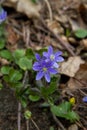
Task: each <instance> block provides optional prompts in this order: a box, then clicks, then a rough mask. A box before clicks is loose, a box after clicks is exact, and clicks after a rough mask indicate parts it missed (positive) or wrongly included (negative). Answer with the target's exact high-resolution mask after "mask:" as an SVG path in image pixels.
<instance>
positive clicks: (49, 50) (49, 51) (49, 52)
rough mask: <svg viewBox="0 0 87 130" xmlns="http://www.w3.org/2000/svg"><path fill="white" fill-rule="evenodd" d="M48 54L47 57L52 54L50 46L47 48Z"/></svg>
mask: <svg viewBox="0 0 87 130" xmlns="http://www.w3.org/2000/svg"><path fill="white" fill-rule="evenodd" d="M48 54H49V55H51V54H53V48H52V46H49V48H48Z"/></svg>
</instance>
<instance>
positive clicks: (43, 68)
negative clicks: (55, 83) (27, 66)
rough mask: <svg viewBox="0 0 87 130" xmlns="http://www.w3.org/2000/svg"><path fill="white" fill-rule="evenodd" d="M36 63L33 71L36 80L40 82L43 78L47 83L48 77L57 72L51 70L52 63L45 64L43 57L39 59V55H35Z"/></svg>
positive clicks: (53, 69)
mask: <svg viewBox="0 0 87 130" xmlns="http://www.w3.org/2000/svg"><path fill="white" fill-rule="evenodd" d="M35 56H36V59H37V62H35V63H34V65H33V70H35V71H37V72H38V73H37V75H36V80H40V79H41V78H42V77H45V79H46V81H47V82H50V75H51V74H56V73H58V71H57V70H56V69H55V68H53V62H52V61H48V62H46V61H45V59H44V57H40V55H39V54H36V55H35Z"/></svg>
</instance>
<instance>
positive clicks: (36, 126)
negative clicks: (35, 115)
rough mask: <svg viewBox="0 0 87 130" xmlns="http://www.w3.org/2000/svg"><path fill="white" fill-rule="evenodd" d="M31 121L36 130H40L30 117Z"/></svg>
mask: <svg viewBox="0 0 87 130" xmlns="http://www.w3.org/2000/svg"><path fill="white" fill-rule="evenodd" d="M31 121H32V123H33V124H34V126H35V127H36V129H37V130H40V129H39V127H38V126H37V124H36V122H35V121H34V120H33V119H32V118H31Z"/></svg>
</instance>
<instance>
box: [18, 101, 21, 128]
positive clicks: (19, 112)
mask: <svg viewBox="0 0 87 130" xmlns="http://www.w3.org/2000/svg"><path fill="white" fill-rule="evenodd" d="M18 130H21V103H20V102H19V103H18Z"/></svg>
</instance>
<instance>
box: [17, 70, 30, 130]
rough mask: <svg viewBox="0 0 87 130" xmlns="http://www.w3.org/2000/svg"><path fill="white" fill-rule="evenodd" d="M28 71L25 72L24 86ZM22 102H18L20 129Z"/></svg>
mask: <svg viewBox="0 0 87 130" xmlns="http://www.w3.org/2000/svg"><path fill="white" fill-rule="evenodd" d="M27 74H28V71H26V72H25V74H24V78H23V81H22V83H23V87H24V86H25V81H26V77H27ZM21 108H22V107H21V103H20V102H19V103H18V130H21Z"/></svg>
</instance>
